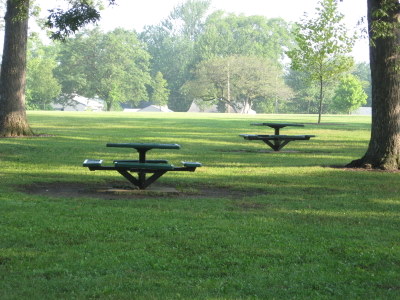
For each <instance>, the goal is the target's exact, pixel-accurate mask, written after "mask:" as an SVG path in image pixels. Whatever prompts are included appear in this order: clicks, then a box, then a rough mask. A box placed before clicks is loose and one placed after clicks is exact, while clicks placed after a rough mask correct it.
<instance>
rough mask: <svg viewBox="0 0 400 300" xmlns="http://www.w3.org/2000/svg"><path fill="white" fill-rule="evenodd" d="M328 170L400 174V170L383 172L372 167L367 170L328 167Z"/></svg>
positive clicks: (366, 168)
mask: <svg viewBox="0 0 400 300" xmlns="http://www.w3.org/2000/svg"><path fill="white" fill-rule="evenodd" d="M328 168H334V169H340V170H344V171H349V172H378V173H400V170H382V169H374V168H370V167H365V168H349V167H346V166H328Z"/></svg>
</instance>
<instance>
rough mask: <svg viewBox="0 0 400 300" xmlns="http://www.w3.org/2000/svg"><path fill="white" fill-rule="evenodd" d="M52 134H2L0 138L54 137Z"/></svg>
mask: <svg viewBox="0 0 400 300" xmlns="http://www.w3.org/2000/svg"><path fill="white" fill-rule="evenodd" d="M54 136H55V135H52V134H44V133H41V134H34V135H21V136H0V139H31V138H41V137H54Z"/></svg>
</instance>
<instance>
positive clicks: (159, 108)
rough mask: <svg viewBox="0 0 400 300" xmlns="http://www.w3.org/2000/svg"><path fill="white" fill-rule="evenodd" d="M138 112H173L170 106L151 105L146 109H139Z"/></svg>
mask: <svg viewBox="0 0 400 300" xmlns="http://www.w3.org/2000/svg"><path fill="white" fill-rule="evenodd" d="M137 112H173V111H172V110H170V109H169V108H168V106H166V105H165V106H158V105H149V106H147V107H145V108H142V109H139V110H138V111H137Z"/></svg>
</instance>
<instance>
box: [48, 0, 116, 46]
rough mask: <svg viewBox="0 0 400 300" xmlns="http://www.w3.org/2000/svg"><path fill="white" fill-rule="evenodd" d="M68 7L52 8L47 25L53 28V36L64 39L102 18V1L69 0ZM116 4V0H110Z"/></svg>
mask: <svg viewBox="0 0 400 300" xmlns="http://www.w3.org/2000/svg"><path fill="white" fill-rule="evenodd" d="M68 2H69V4H70V6H69V8H68V9H61V8H57V9H50V10H49V13H50V14H49V16H48V17H47V21H46V23H45V25H46V26H47V27H48V28H50V30H52V33H51V36H50V37H51V38H52V39H54V40H64V39H65V38H67V37H69V36H71V35H73V34H75V33H76V32H77V31H78V30H79V29H80V28H82V27H84V26H85V25H87V24H90V23H95V22H97V21H99V20H100V12H99V6H100V4H101V1H96V0H68ZM108 2H109V4H110V5H112V4H115V0H108Z"/></svg>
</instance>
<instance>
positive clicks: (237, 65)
mask: <svg viewBox="0 0 400 300" xmlns="http://www.w3.org/2000/svg"><path fill="white" fill-rule="evenodd" d="M325 2H327V3H326V4H325V3H324V5H325V6H327V7H324V10H327V9H328V4H330V5H331V7H330V8H331V9H330V11H331V13H330V14H329V15H327V16H319V18H318V20H321V22H325V23H323V24H320V25H319V28H317V29H316V31H318V32H321V28H325V29H324V30H326V32H330V31H332V30H333V28H334V26H335V24H336V23H337V22H339V21H340V16H339V17H338V16H336V19H332V15H333V14H335V13H336V9H335V7H333V8H332V5H333V3H334V2H333V1H332V0H326V1H325ZM208 8H209V2H208V1H187V2H186V3H184V4H182V5H180V6H178V7H176V8H175V9H174V11H172V12H171V14H170V15H169V17H168V18H167V19H166V20H164V21H163V22H161V23H160V24H159V25H157V26H149V27H147V28H145V30H144V31H143V32H142V33H140V34H137V33H135V32H133V31H127V30H122V29H116V30H114V31H112V32H108V33H103V32H101V31H100V30H98V29H94V30H90V31H85V32H83V33H81V34H78V35H77V36H75V37H73V38H68V39H66V40H65V41H64V43H62V45H59V44H52V45H51V46H47V47H45V46H43V45H41V43H40V41H38V40H34V41H33V42H32V45H31V47H30V51H29V59H28V82H27V83H28V84H27V100H28V107H29V108H33V109H44V108H46V107H47V108H49V107H50V106H49V102H50V101H53V99H54V98H55V96H58V95H59V94H62V96H61V97H57V99H58V101H59V102H62V103H65V101H66V100H68V99H70V98H71V97H70V96H71V95H74V94H80V95H84V96H87V97H94V96H97V97H99V98H101V99H103V100H104V101H105V103H106V105H107V110H110V109H112V108H117V107H119V103H120V102H129V103H130V105H133V106H135V105H138V103H139V102H140V101H151V102H152V103H153V104H157V105H163V104H168V105H169V107H171V108H172V109H173V110H176V111H186V110H187V109H188V108H189V106H190V104H191V103H192V101H193V99H197V100H198V101H202V102H203V103H201V104H202V106H207V105H208V106H210V105H217V107H218V108H219V110H220V111H221V112H224V111H235V112H247V111H249V110H250V109H255V110H256V111H257V112H260V113H269V112H299V113H315V112H318V105H316V104H317V103H316V101H315V99H318V98H319V96H320V95H316V93H315V91H316V90H315V82H313V80H310V78H311V79H314V78H316V77H318V72H316V71H315V70H319V68H317V67H318V66H317V67H316V66H315V64H316V63H315V62H313V61H312V60H310V61H309V62H307V61H306V60H304V59H303V57H300V56H299V53H301V51H300V50H301V49H300V50H299V49H298V50H291V51H289V52H288V53H289V54H290V55H291V56H292V59H293V61H295V60H296V61H297V62H298V63H297V64H293V66H295V67H298V65H299V62H303V66H302V68H300V71H296V70H294V69H289V70H288V69H287V68H285V66H284V65H283V63H282V59H283V58H284V55H285V52H286V51H287V50H290V49H292V48H293V42H294V37H293V34H292V33H291V26H290V25H289V24H287V23H285V22H284V21H283V20H281V19H267V18H265V17H261V16H251V17H246V16H243V15H240V16H237V15H234V14H230V15H226V14H225V13H224V12H222V11H217V12H214V13H212V14H210V15H207V11H208ZM327 20H330V21H329V24H330V27H329V26H327V24H326V22H327ZM310 22H311V21H309V23H310ZM309 26H310V25H309V24H306V25H303V31H304V28H307V27H309ZM300 28H302V27H301V26H297V27H296V32H295V36H296V37H297V44H299V45H301V39H299V36H300ZM343 30H344V28H342V31H343ZM313 31H315V30H313ZM340 34H341V35H343V36H346V35H345V34H344V33H343V32H340ZM326 35H327V34H326V33H325V34H321V35H320V36H318V38H319V39H320V40H321V43H323V44H324V45H326V44H328V42H329V41H327V40H326V39H323V37H324V36H326ZM222 37H223V38H222ZM302 39H303V40H310V39H316V37H315V34H313V32H308V35H307V36H305V37H302ZM333 40H335V37H333ZM303 44H304V43H303ZM343 44H346V43H341V44H338V45H335V47H336V48H335V49H334V51H331V52H332V54H331V56H332V57H336V56H337V53H336V52H338V51H341V52H346V51H347V52H348V51H349V50H350V49H349V48H350V45H348V46H347V48H344V47H343ZM325 48H326V47H325ZM331 48H333V47H332V46H331ZM100 49H101V51H100ZM328 51H329V49H328ZM40 57H42V61H40ZM314 60H315V59H314ZM320 60H321V61H322V63H325V62H326V61H327V59H326V58H325V57H322V58H321V59H320ZM337 61H338V60H335V61H334V63H336V62H337ZM343 61H345V62H346V67H348V66H350V65H351V62H352V60H351V59H349V58H347V60H343ZM304 62H307V64H304ZM334 63H331V65H330V68H329V69H330V70H331V71H330V72H327V71H325V73H324V74H323V84H324V85H326V86H324V94H326V95H329V94H331V96H330V97H329V96H325V98H326V99H325V101H324V106H322V98H320V102H319V108H320V112H322V109H323V110H324V112H332V113H334V112H338V113H347V112H349V111H350V110H352V109H353V108H354V107H356V106H357V105H361V104H363V103H364V102H363V101H365V97H364V95H362V97H358V94H354V95H350V96H349V97H347V98H346V99H345V98H339V97H336V98H334V95H336V94H341V95H344V94H343V93H342V92H341V91H340V90H338V91H336V92H335V89H336V83H337V82H338V80H336V81H332V80H331V78H332V77H333V78H335V79H336V78H337V77H336V76H335V77H334V76H332V75H333V74H334V72H337V70H338V66H335V67H332V66H333V64H334ZM46 67H47V70H44V68H46ZM298 69H299V68H298ZM325 69H328V68H325ZM342 69H346V68H344V67H342ZM342 69H340V68H339V70H340V71H343V70H342ZM347 69H349V68H347ZM347 69H346V70H347ZM367 72H368V71H367ZM51 73H53V74H54V78H53V79H51V78H50V77H51V76H50V75H51ZM40 74H43V75H42V78H40V77H39V75H40ZM308 75H310V76H308ZM55 81H57V82H58V84H59V85H60V86H61V90H60V88H59V87H58V86H57V84H56V83H55ZM327 82H329V85H328V84H326V83H327ZM50 83H51V84H50ZM321 84H322V83H321ZM351 84H352V85H354V86H355V89H357V88H360V86H361V84H362V83H361V82H360V81H357V79H356V78H353V80H352V81H351ZM43 85H44V86H43ZM342 85H343V84H342ZM366 85H368V83H366ZM325 90H326V92H325ZM46 91H47V93H48V94H47V95H45V94H44V92H46ZM351 96H352V98H351ZM354 96H357V97H358V98H354ZM333 99H335V101H333ZM340 99H343V103H340ZM346 103H348V104H347V105H346Z"/></svg>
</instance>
